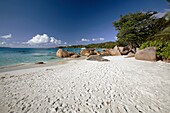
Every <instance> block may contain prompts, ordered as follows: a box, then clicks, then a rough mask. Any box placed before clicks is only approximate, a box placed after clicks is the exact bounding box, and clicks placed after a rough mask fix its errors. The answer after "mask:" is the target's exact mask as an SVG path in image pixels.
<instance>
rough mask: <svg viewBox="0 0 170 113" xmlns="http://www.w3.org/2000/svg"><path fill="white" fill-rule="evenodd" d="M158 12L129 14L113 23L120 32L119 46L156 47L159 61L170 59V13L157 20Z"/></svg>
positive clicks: (118, 35)
mask: <svg viewBox="0 0 170 113" xmlns="http://www.w3.org/2000/svg"><path fill="white" fill-rule="evenodd" d="M156 13H157V12H146V13H142V12H138V13H134V14H132V13H129V14H127V15H124V16H121V17H120V19H119V20H118V21H116V22H114V23H113V25H114V26H115V28H116V30H118V34H117V37H118V40H117V44H118V45H120V46H125V45H129V46H130V47H131V48H136V47H140V49H144V48H146V47H151V46H155V47H156V49H157V53H156V54H157V58H158V59H167V58H170V12H168V13H167V14H166V15H165V16H164V17H162V18H156V17H154V15H155V14H156Z"/></svg>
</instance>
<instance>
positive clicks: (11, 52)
mask: <svg viewBox="0 0 170 113" xmlns="http://www.w3.org/2000/svg"><path fill="white" fill-rule="evenodd" d="M63 49H64V50H67V51H70V52H74V53H79V52H80V50H81V48H63ZM57 50H58V48H0V66H9V65H17V64H22V63H33V62H40V61H45V62H50V61H61V60H63V59H62V58H57V57H56V51H57Z"/></svg>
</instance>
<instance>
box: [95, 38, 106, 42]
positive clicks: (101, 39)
mask: <svg viewBox="0 0 170 113" xmlns="http://www.w3.org/2000/svg"><path fill="white" fill-rule="evenodd" d="M103 40H104V38H93V39H92V41H103Z"/></svg>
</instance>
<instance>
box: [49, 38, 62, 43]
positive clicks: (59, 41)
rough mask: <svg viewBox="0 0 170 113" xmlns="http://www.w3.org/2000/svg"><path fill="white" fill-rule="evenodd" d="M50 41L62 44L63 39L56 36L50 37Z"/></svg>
mask: <svg viewBox="0 0 170 113" xmlns="http://www.w3.org/2000/svg"><path fill="white" fill-rule="evenodd" d="M50 42H51V43H54V44H61V40H57V39H55V38H54V37H50Z"/></svg>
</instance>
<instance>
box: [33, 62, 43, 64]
mask: <svg viewBox="0 0 170 113" xmlns="http://www.w3.org/2000/svg"><path fill="white" fill-rule="evenodd" d="M35 64H45V63H44V62H36V63H35Z"/></svg>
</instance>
